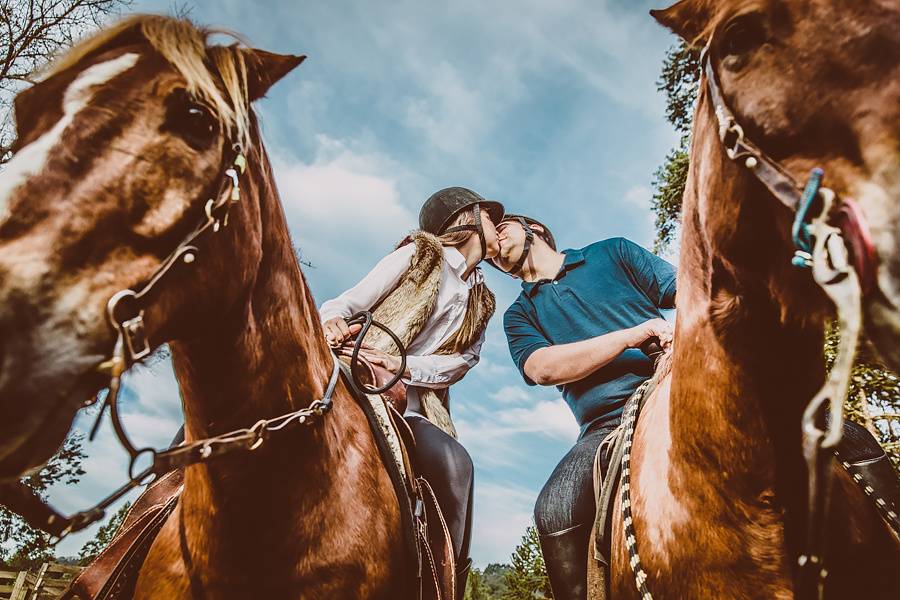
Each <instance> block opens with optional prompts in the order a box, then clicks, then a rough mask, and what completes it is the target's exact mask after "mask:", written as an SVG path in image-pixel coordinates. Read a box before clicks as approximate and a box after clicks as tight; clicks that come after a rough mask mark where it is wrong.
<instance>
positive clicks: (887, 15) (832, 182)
mask: <svg viewBox="0 0 900 600" xmlns="http://www.w3.org/2000/svg"><path fill="white" fill-rule="evenodd" d="M652 14H653V16H654V17H655V18H656V19H657V20H658V21H659V22H660V23H662V24H663V25H665V26H667V27H669V28H670V29H672V30H673V31H674V32H675V33H677V34H678V35H680V36H681V37H682V38H683V39H685V40H686V41H687V42H688V43H689V44H692V45H694V46H696V47H704V46H706V47H708V57H707V58H708V59H709V60H710V61H711V63H712V66H713V68H714V70H715V72H716V74H717V76H718V80H719V85H720V88H721V91H722V95H723V98H724V101H725V102H726V103H727V105H728V107H729V108H730V109H731V111H732V112H733V113H734V116H735V121H736V122H738V123H740V125H741V126H742V128H743V133H744V135H746V137H747V138H748V139H750V140H752V141H753V143H755V145H756V146H758V147H759V148H760V149H761V150H762V151H763V152H764V153H766V154H767V155H768V156H769V157H771V158H772V159H773V160H774V161H776V162H777V163H778V164H779V165H780V166H781V167H783V168H784V170H785V171H786V172H787V173H789V174H790V175H791V176H792V177H793V178H794V179H795V180H796V181H798V182H803V181H805V180H806V178H807V174H808V173H810V171H811V170H812V169H813V168H816V167H818V168H821V169H823V170H824V173H825V175H824V177H825V184H826V185H827V186H828V187H829V188H831V189H833V190H834V191H835V193H836V194H837V196H838V197H839V198H844V199H848V200H852V203H853V205H854V206H857V207H858V209H859V210H858V212H859V213H861V214H860V215H859V216H861V217H862V219H861V222H862V228H863V231H864V232H865V233H867V234H868V235H866V237H867V238H868V239H869V240H870V241H871V246H870V248H873V249H874V253H873V254H874V256H873V261H872V262H873V269H872V270H873V273H871V274H870V275H871V281H872V285H871V286H869V287H868V289H867V290H866V293H865V295H864V298H863V310H864V315H865V326H866V330H867V333H868V336H869V337H870V339H872V340H873V342H874V343H875V344H876V346H877V348H878V349H879V351H880V353H881V355H882V356H883V358H884V359H885V361H886V362H887V363H888V364H890V365H891V366H892V367H893V368H895V369H896V368H900V343H898V341H900V202H898V201H897V199H898V197H900V102H898V98H900V4H898V3H897V2H896V1H893V0H865V1H846V0H803V1H797V2H783V1H779V0H728V1H722V2H719V1H713V0H682V1H681V2H678V3H677V4H675V5H673V6H671V7H670V8H668V9H665V10H660V11H652ZM705 81H706V77H704V83H705ZM709 93H710V92H709V90H708V87H707V86H706V85H703V86H702V87H701V91H700V96H699V102H698V108H697V113H696V115H697V116H696V118H695V130H694V137H693V140H694V142H693V143H694V148H693V149H692V152H693V155H692V162H694V163H698V164H697V165H696V168H698V169H702V170H703V171H704V172H703V173H700V172H696V173H695V175H696V177H695V178H694V179H695V181H697V182H701V183H695V185H709V184H705V183H702V182H704V181H709V180H711V179H713V178H715V179H718V180H720V181H724V180H728V181H730V182H732V183H728V184H725V183H723V184H719V185H721V186H722V187H719V188H716V189H715V191H714V192H713V193H710V191H711V190H710V188H707V189H706V190H705V193H704V194H699V195H698V199H697V200H696V202H697V203H698V204H699V205H698V206H696V213H697V214H696V215H695V216H690V217H689V216H688V215H687V211H688V209H689V207H688V196H689V195H690V193H691V192H692V190H690V189H689V190H688V192H689V193H688V194H686V195H685V211H686V214H685V219H686V223H687V219H692V220H694V221H695V222H696V227H693V225H692V226H691V227H692V228H693V229H694V230H696V231H697V232H698V233H699V235H700V236H701V237H703V238H704V239H703V240H702V245H705V247H706V248H707V250H708V255H707V259H705V260H708V261H713V262H715V261H720V262H721V263H722V266H723V268H722V269H720V271H722V272H728V271H735V270H738V269H741V270H742V271H743V272H745V273H746V272H748V271H752V270H754V269H756V270H757V271H758V272H760V273H763V272H765V273H767V276H768V277H769V281H768V286H769V288H770V291H771V294H772V296H773V297H775V298H776V299H779V300H781V301H782V302H781V305H782V307H783V308H785V309H787V310H788V311H789V312H792V313H794V314H797V315H801V316H803V315H809V314H812V313H819V314H821V311H820V310H819V309H821V308H824V305H823V304H822V303H821V302H820V301H819V300H820V299H821V298H822V295H821V294H815V293H812V292H811V290H810V289H809V286H807V285H805V284H804V283H803V282H802V281H801V280H804V279H805V280H808V279H809V278H808V277H801V276H800V275H798V272H799V271H798V270H796V269H794V272H793V273H791V272H789V271H791V268H790V267H788V266H787V265H788V262H789V260H790V255H791V253H793V251H794V247H793V244H792V241H791V236H790V231H791V220H792V219H793V218H794V215H793V214H791V213H790V211H788V210H785V209H784V207H782V206H780V205H779V206H775V204H776V203H774V202H770V203H769V205H768V206H759V204H760V200H761V198H760V196H764V195H765V192H764V190H763V188H762V186H761V185H760V184H759V183H758V182H757V181H756V180H755V179H753V177H752V176H751V174H750V173H749V172H748V171H749V169H744V168H741V167H739V166H737V165H735V164H734V163H729V162H728V161H727V160H725V158H724V156H725V150H724V148H723V146H722V144H721V142H720V140H719V139H718V136H717V135H716V134H715V133H714V131H715V130H716V127H717V125H716V120H715V119H714V118H713V117H714V114H713V109H712V103H711V102H710V98H709ZM695 159H696V160H695ZM699 163H702V166H700V164H699ZM713 171H720V172H718V173H714V172H713ZM690 185H691V184H690V183H689V187H690ZM751 196H752V199H751V198H750V197H751ZM725 198H732V199H741V198H744V199H745V200H743V201H741V200H739V201H735V202H730V203H729V202H726V201H725ZM707 203H708V204H710V205H707ZM713 203H714V204H715V206H712V205H711V204H713ZM753 203H755V205H752V204H753ZM845 204H846V205H850V204H851V202H846V203H845ZM773 220H774V221H775V222H776V224H777V225H776V227H771V221H773ZM763 221H765V222H767V223H769V225H770V226H769V227H767V228H766V227H762V225H764V223H763ZM754 225H760V227H756V226H754ZM866 225H867V227H866ZM866 229H867V231H865V230H866ZM761 231H765V233H762V234H760V232H761ZM775 231H777V233H772V232H775ZM686 235H687V227H686ZM760 235H761V236H762V237H759V236H760ZM855 250H856V252H857V253H861V252H863V251H864V250H865V248H860V247H857V248H855ZM852 251H853V249H851V252H852ZM709 257H711V258H709ZM772 260H777V261H779V262H778V263H777V264H780V265H782V266H781V267H776V268H775V269H774V272H773V270H772V264H773V263H772ZM726 279H727V276H726ZM680 293H681V290H679V295H681V294H680Z"/></svg>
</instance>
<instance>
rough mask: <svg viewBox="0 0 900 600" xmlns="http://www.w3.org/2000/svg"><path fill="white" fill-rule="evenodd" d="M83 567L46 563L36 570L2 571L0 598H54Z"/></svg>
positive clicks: (59, 594) (4, 599)
mask: <svg viewBox="0 0 900 600" xmlns="http://www.w3.org/2000/svg"><path fill="white" fill-rule="evenodd" d="M80 571H81V567H73V566H69V565H60V564H57V563H44V564H42V565H41V566H40V568H39V569H37V570H36V571H35V572H31V571H0V600H54V599H55V598H59V597H60V596H61V595H62V593H63V591H65V589H66V586H68V585H69V582H70V581H72V578H73V577H75V575H77V574H78V573H79V572H80Z"/></svg>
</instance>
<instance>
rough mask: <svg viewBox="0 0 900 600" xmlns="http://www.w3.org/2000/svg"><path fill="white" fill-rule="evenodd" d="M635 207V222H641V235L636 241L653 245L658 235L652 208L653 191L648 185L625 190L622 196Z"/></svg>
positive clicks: (644, 244) (646, 245)
mask: <svg viewBox="0 0 900 600" xmlns="http://www.w3.org/2000/svg"><path fill="white" fill-rule="evenodd" d="M622 199H623V200H624V201H625V203H626V204H627V205H629V206H631V207H632V208H633V209H635V211H634V212H635V224H637V223H640V227H639V229H640V232H641V233H640V235H639V237H638V238H637V239H635V241H636V242H637V243H638V244H641V245H642V246H645V247H648V248H650V247H652V246H653V240H654V239H655V237H656V215H655V214H654V212H653V211H652V210H651V209H650V206H651V203H652V199H653V191H652V190H651V189H650V188H649V187H647V186H646V185H635V186H632V187H630V188H628V189H627V190H626V191H625V195H624V196H623V198H622Z"/></svg>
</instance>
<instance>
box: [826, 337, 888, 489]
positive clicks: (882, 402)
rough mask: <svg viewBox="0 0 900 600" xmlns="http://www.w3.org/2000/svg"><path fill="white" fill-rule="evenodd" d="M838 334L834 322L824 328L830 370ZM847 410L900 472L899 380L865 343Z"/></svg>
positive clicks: (852, 377) (857, 358)
mask: <svg viewBox="0 0 900 600" xmlns="http://www.w3.org/2000/svg"><path fill="white" fill-rule="evenodd" d="M838 337H839V336H838V330H837V327H836V326H834V324H832V325H830V326H829V327H828V328H827V329H826V330H825V366H826V368H827V369H829V370H830V369H831V367H832V365H833V364H834V360H835V357H836V356H837V345H838ZM844 410H845V412H846V415H847V417H848V418H850V419H853V420H854V421H856V422H857V423H859V424H860V425H863V426H865V427H866V428H867V429H868V430H869V431H871V432H872V434H873V435H874V436H875V438H876V439H878V441H879V442H881V445H882V446H884V449H885V451H886V452H887V453H888V456H889V457H890V458H891V462H893V463H894V467H895V468H896V469H897V470H898V471H900V379H898V377H897V375H895V374H894V373H893V372H891V371H889V370H888V369H887V368H886V367H885V366H884V365H882V364H881V362H880V361H879V360H878V357H877V355H876V354H875V352H874V350H873V349H872V347H871V346H870V345H869V344H868V343H866V342H863V343H862V344H861V345H860V347H859V351H858V352H857V354H856V362H855V363H854V365H853V371H852V372H851V373H850V390H849V392H848V393H847V400H846V402H844Z"/></svg>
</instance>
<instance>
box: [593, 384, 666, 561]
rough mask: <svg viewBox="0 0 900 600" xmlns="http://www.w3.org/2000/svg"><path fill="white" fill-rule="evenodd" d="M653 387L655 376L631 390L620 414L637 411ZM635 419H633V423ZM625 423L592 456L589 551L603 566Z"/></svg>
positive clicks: (620, 470) (601, 443) (605, 557)
mask: <svg viewBox="0 0 900 600" xmlns="http://www.w3.org/2000/svg"><path fill="white" fill-rule="evenodd" d="M655 387H656V378H653V379H648V380H647V381H645V382H644V383H643V384H641V386H640V387H638V389H636V390H635V391H634V393H633V394H632V395H631V397H630V398H628V401H627V402H626V403H625V408H624V409H623V411H622V414H628V411H629V409H630V408H631V407H632V406H633V405H634V404H635V403H637V405H638V411H640V408H641V406H643V403H644V399H645V398H647V397H648V396H649V395H650V393H651V392H652V390H653V389H654V388H655ZM636 421H637V420H636V419H635V422H636ZM624 428H625V424H624V423H623V424H621V425H619V426H618V427H616V429H614V430H613V431H612V433H610V434H609V435H608V436H606V438H604V440H603V441H602V442H600V446H599V447H598V448H597V454H596V455H595V456H594V498H595V500H596V502H597V514H596V516H595V518H594V526H593V531H594V536H593V550H594V551H593V554H594V560H597V561H598V562H600V564H601V565H603V567H604V568H608V567H609V556H608V555H609V548H610V533H611V527H610V525H611V523H612V513H613V505H614V504H615V494H614V492H615V490H616V486H617V485H618V483H619V476H620V475H621V473H622V457H623V455H624V454H625V438H626V435H625V430H624Z"/></svg>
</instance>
